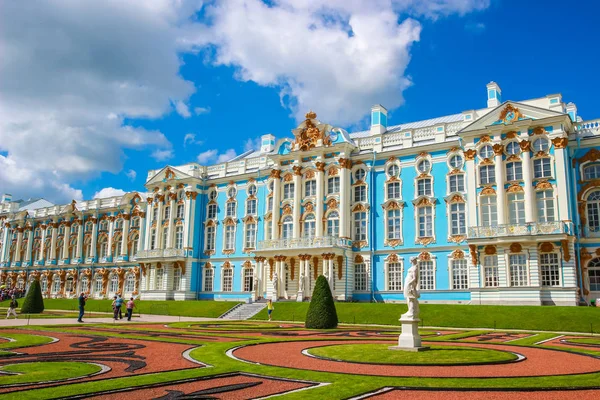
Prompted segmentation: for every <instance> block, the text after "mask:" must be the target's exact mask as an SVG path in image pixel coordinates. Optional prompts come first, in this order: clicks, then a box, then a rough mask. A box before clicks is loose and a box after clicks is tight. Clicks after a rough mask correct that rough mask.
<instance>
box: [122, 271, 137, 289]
mask: <svg viewBox="0 0 600 400" xmlns="http://www.w3.org/2000/svg"><path fill="white" fill-rule="evenodd" d="M134 290H135V275H134V274H132V273H129V274H127V276H126V277H125V288H124V292H125V293H131V292H133V291H134Z"/></svg>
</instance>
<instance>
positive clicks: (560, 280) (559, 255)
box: [538, 249, 564, 290]
mask: <svg viewBox="0 0 600 400" xmlns="http://www.w3.org/2000/svg"><path fill="white" fill-rule="evenodd" d="M542 254H556V257H557V258H558V285H551V286H545V285H543V281H544V278H543V273H542V262H541V256H542ZM562 260H563V255H562V251H560V250H558V249H554V250H553V251H550V252H539V253H538V266H539V270H540V287H541V288H542V289H550V290H551V289H552V288H559V287H563V286H564V282H563V274H562V273H561V272H562V270H563V265H562Z"/></svg>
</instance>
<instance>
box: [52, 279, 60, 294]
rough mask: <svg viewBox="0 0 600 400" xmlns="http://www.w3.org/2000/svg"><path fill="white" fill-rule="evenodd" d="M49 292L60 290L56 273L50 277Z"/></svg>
mask: <svg viewBox="0 0 600 400" xmlns="http://www.w3.org/2000/svg"><path fill="white" fill-rule="evenodd" d="M51 292H52V293H53V294H56V293H59V292H60V277H59V276H58V275H55V276H54V278H52V290H51Z"/></svg>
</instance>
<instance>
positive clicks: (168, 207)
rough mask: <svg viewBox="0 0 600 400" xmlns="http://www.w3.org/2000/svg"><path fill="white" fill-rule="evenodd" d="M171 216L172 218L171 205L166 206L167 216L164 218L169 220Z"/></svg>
mask: <svg viewBox="0 0 600 400" xmlns="http://www.w3.org/2000/svg"><path fill="white" fill-rule="evenodd" d="M169 218H171V206H166V207H165V217H164V220H165V221H166V220H168V219H169Z"/></svg>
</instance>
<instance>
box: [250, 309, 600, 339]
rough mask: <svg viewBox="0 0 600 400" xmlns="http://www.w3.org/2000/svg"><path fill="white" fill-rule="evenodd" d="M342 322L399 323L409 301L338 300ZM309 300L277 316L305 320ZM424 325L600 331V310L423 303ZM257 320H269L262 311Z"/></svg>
mask: <svg viewBox="0 0 600 400" xmlns="http://www.w3.org/2000/svg"><path fill="white" fill-rule="evenodd" d="M335 305H336V308H337V314H338V319H339V321H340V322H341V323H350V324H352V323H356V324H381V325H399V322H398V319H399V318H400V315H401V314H402V313H404V312H406V305H405V304H389V303H388V304H384V303H335ZM307 310H308V303H306V302H304V303H296V302H277V303H275V311H274V312H273V319H274V320H278V321H296V322H299V321H304V318H305V316H306V312H307ZM420 318H421V321H422V324H423V325H424V326H437V327H448V328H453V327H460V328H486V329H494V328H496V329H523V330H540V331H559V332H584V333H590V332H591V329H593V332H594V333H600V311H599V310H598V308H594V307H557V306H543V307H542V306H479V305H450V304H421V315H420ZM253 319H257V320H265V319H268V318H267V311H266V310H262V311H261V312H260V313H258V314H257V315H256V316H255V317H254V318H253ZM590 324H591V325H590Z"/></svg>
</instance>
